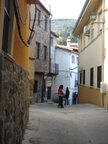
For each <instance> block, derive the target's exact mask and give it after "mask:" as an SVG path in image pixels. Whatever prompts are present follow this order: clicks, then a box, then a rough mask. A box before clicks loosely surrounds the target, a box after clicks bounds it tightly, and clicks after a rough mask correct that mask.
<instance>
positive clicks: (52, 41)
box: [51, 37, 53, 46]
mask: <svg viewBox="0 0 108 144" xmlns="http://www.w3.org/2000/svg"><path fill="white" fill-rule="evenodd" d="M51 46H53V37H51Z"/></svg>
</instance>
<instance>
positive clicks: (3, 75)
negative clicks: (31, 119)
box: [0, 52, 29, 144]
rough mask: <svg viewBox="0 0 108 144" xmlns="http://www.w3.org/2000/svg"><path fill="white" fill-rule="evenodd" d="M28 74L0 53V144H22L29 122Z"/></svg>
mask: <svg viewBox="0 0 108 144" xmlns="http://www.w3.org/2000/svg"><path fill="white" fill-rule="evenodd" d="M28 97H29V83H28V73H27V72H26V71H25V70H24V69H22V68H21V67H20V66H19V65H17V64H16V63H15V61H14V60H13V59H12V58H10V57H9V56H8V55H5V54H3V53H1V52H0V144H21V141H22V138H23V134H24V130H25V128H26V126H27V122H28V116H29V114H28V108H29V103H28Z"/></svg>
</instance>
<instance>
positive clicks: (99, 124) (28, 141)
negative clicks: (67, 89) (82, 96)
mask: <svg viewBox="0 0 108 144" xmlns="http://www.w3.org/2000/svg"><path fill="white" fill-rule="evenodd" d="M23 144H108V112H107V111H106V110H105V109H103V108H100V107H97V106H94V105H89V104H84V105H73V106H71V107H69V106H67V107H65V108H64V109H60V108H57V106H56V104H51V103H49V104H48V103H43V104H37V105H32V106H31V107H30V122H29V124H28V128H27V130H26V133H25V137H24V140H23Z"/></svg>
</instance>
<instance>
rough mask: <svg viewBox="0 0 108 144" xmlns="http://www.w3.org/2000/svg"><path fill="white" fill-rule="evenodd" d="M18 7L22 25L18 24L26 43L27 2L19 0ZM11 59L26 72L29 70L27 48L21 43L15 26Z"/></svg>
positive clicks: (27, 23)
mask: <svg viewBox="0 0 108 144" xmlns="http://www.w3.org/2000/svg"><path fill="white" fill-rule="evenodd" d="M18 5H19V11H20V15H21V19H22V21H23V23H20V28H21V34H22V37H23V39H24V41H25V42H27V40H28V37H29V5H27V0H19V1H18ZM13 57H14V59H15V60H16V63H18V64H20V65H21V66H22V67H23V68H25V69H27V70H28V69H29V47H27V46H25V45H24V44H23V42H22V41H21V39H20V37H19V34H18V29H17V25H16V28H15V37H14V49H13Z"/></svg>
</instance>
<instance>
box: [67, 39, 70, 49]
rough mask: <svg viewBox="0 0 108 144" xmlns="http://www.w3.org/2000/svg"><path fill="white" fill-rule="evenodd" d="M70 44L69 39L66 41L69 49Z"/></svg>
mask: <svg viewBox="0 0 108 144" xmlns="http://www.w3.org/2000/svg"><path fill="white" fill-rule="evenodd" d="M70 44H71V39H70V38H68V39H67V47H70Z"/></svg>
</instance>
